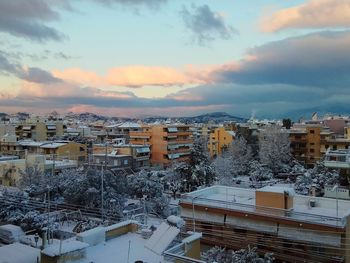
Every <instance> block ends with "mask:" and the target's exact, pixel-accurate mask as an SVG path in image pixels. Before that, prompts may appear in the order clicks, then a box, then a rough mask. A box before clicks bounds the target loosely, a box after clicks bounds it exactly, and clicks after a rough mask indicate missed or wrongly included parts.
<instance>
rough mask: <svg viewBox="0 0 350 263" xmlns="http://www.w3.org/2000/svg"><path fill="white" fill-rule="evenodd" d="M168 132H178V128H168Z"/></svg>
mask: <svg viewBox="0 0 350 263" xmlns="http://www.w3.org/2000/svg"><path fill="white" fill-rule="evenodd" d="M167 129H168V132H177V128H176V127H168V128H167Z"/></svg>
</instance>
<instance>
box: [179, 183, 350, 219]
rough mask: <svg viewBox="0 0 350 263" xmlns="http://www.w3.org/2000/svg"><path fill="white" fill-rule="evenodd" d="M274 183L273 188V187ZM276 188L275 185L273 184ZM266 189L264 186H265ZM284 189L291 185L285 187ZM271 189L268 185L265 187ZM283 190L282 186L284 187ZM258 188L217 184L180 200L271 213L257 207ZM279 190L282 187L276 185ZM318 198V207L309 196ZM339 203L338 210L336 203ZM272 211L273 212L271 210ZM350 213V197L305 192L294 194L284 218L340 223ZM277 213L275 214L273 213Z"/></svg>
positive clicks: (262, 213) (243, 210) (265, 208)
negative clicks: (339, 197)
mask: <svg viewBox="0 0 350 263" xmlns="http://www.w3.org/2000/svg"><path fill="white" fill-rule="evenodd" d="M270 187H271V188H270ZM270 187H269V189H270V191H273V188H274V187H273V186H270ZM262 189H264V188H262ZM285 189H288V187H286V188H285ZM266 190H268V189H267V188H265V191H266ZM282 190H283V189H282ZM256 191H259V189H257V190H255V189H246V188H238V187H228V186H222V185H215V186H211V187H207V188H204V189H201V190H197V191H194V192H191V193H188V194H185V195H183V197H182V198H181V203H191V204H192V201H193V203H194V204H196V205H203V206H208V207H217V208H223V209H229V210H236V211H237V210H238V211H242V212H251V213H256V214H261V215H265V216H270V215H271V212H272V211H275V210H276V209H274V208H268V207H264V208H263V209H261V208H260V207H259V209H258V210H257V209H256V208H257V207H256V206H255V192H256ZM276 191H281V187H277V190H276ZM311 199H312V200H315V203H316V205H315V207H311V206H310V205H309V203H310V200H311ZM337 203H338V213H337V209H336V206H337ZM272 214H273V213H272ZM349 214H350V201H347V200H339V199H338V200H336V199H332V198H325V197H311V196H305V195H298V194H296V195H294V198H293V209H292V210H291V211H289V212H288V213H286V214H285V215H284V216H282V217H284V218H286V219H289V220H296V221H304V222H305V221H308V222H310V223H315V224H326V225H331V226H335V225H341V223H340V222H341V221H342V220H341V219H342V218H344V217H346V216H348V215H349ZM273 216H274V217H275V214H273Z"/></svg>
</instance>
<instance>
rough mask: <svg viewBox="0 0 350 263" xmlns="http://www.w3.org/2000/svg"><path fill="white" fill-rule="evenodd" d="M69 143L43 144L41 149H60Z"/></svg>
mask: <svg viewBox="0 0 350 263" xmlns="http://www.w3.org/2000/svg"><path fill="white" fill-rule="evenodd" d="M66 144H67V143H66V142H51V143H45V144H42V145H41V146H40V148H44V149H56V148H59V147H62V146H64V145H66Z"/></svg>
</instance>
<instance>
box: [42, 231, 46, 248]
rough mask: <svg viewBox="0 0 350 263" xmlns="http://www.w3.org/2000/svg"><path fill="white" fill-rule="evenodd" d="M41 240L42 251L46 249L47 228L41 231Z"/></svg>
mask: <svg viewBox="0 0 350 263" xmlns="http://www.w3.org/2000/svg"><path fill="white" fill-rule="evenodd" d="M41 240H42V245H41V249H44V248H45V247H46V244H47V228H46V227H44V228H43V229H42V233H41Z"/></svg>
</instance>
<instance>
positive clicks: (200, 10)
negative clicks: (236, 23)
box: [180, 5, 238, 45]
mask: <svg viewBox="0 0 350 263" xmlns="http://www.w3.org/2000/svg"><path fill="white" fill-rule="evenodd" d="M180 15H181V17H182V20H183V22H184V24H185V26H186V27H187V28H188V29H189V30H190V31H191V32H192V34H193V39H194V41H195V42H196V43H197V44H200V45H203V44H206V43H207V42H208V41H213V40H215V39H223V40H227V39H230V38H232V36H233V35H234V34H237V33H238V31H237V30H236V29H234V28H233V27H232V26H230V25H227V24H226V23H225V21H224V17H223V16H222V15H220V14H219V13H217V12H214V11H212V10H211V9H210V8H209V6H208V5H202V6H195V5H192V6H191V10H188V9H187V8H186V7H185V6H183V7H182V10H181V12H180Z"/></svg>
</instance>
